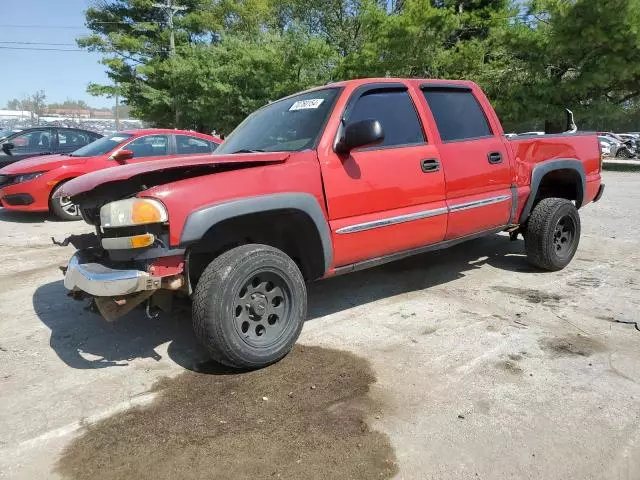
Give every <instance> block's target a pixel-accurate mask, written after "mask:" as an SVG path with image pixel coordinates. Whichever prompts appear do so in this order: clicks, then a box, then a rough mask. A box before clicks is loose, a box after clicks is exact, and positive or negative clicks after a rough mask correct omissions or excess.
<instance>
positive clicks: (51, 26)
mask: <svg viewBox="0 0 640 480" xmlns="http://www.w3.org/2000/svg"><path fill="white" fill-rule="evenodd" d="M87 23H88V24H90V25H109V24H114V25H131V26H132V27H133V26H136V25H138V24H145V23H162V22H159V21H157V20H141V21H139V22H125V21H123V20H120V21H100V20H88V21H87ZM0 28H62V29H71V30H84V29H89V27H88V26H86V25H84V26H81V25H9V24H2V25H0Z"/></svg>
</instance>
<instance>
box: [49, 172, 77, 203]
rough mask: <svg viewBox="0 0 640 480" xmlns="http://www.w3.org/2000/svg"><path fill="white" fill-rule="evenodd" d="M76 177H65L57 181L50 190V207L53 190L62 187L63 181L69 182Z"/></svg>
mask: <svg viewBox="0 0 640 480" xmlns="http://www.w3.org/2000/svg"><path fill="white" fill-rule="evenodd" d="M74 178H76V177H71V178H65V179H64V180H60V181H59V182H58V183H56V184H55V185H54V186H53V188H51V191H50V192H49V207H51V200H53V192H55V191H56V189H57V188H58V187H60V185H62V184H63V183H67V182H68V181H69V180H73V179H74Z"/></svg>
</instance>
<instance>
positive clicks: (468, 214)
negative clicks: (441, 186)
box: [422, 85, 513, 240]
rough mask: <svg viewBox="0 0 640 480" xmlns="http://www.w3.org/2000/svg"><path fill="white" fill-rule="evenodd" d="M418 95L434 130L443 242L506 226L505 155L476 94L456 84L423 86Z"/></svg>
mask: <svg viewBox="0 0 640 480" xmlns="http://www.w3.org/2000/svg"><path fill="white" fill-rule="evenodd" d="M422 93H423V96H424V99H425V100H426V103H427V105H428V108H429V110H430V111H431V114H432V115H433V118H434V120H435V124H436V126H437V129H438V136H439V138H438V139H437V143H438V150H439V152H440V158H441V162H442V167H443V170H444V175H445V177H446V182H447V185H446V190H447V193H446V199H447V207H448V208H449V222H448V225H447V232H446V235H445V239H446V240H449V239H454V238H459V237H465V236H468V235H472V234H475V233H479V232H483V231H487V230H491V229H494V228H499V227H503V226H505V225H507V224H508V223H509V222H510V217H511V209H512V205H513V195H512V191H513V189H512V188H511V187H512V182H511V179H512V172H511V165H510V161H509V153H508V151H507V148H506V145H505V142H504V140H503V138H502V132H501V130H500V127H499V125H497V124H495V123H494V122H493V121H490V119H489V118H488V117H487V115H486V114H485V112H484V110H483V109H482V106H481V103H480V101H479V99H478V96H479V95H481V94H480V93H479V92H475V91H474V90H473V89H472V88H471V87H466V86H461V85H451V86H433V87H431V86H428V85H426V86H423V87H422ZM483 99H484V97H483ZM484 100H485V101H486V99H484ZM492 123H494V124H493V125H492Z"/></svg>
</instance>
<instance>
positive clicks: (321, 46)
mask: <svg viewBox="0 0 640 480" xmlns="http://www.w3.org/2000/svg"><path fill="white" fill-rule="evenodd" d="M153 2H154V0H101V1H100V2H99V3H97V4H96V5H95V6H94V7H92V8H89V9H88V10H87V12H86V17H87V26H88V27H89V28H90V29H91V30H92V32H93V33H92V34H91V35H90V36H88V37H85V38H82V39H79V41H78V43H79V45H81V46H82V47H85V48H88V49H90V50H94V51H99V52H101V53H103V54H104V57H103V60H102V62H103V63H104V64H105V66H106V67H107V73H108V76H109V77H110V79H111V80H112V84H111V85H95V84H93V85H90V87H89V92H90V93H92V94H95V95H105V94H106V95H114V94H115V92H116V87H114V86H113V85H118V87H117V88H118V89H119V91H120V92H121V95H122V97H123V98H124V102H125V103H126V104H127V105H128V106H129V107H130V108H131V111H132V113H133V114H134V115H136V116H138V117H139V118H142V119H144V120H147V121H149V122H150V123H152V124H155V125H162V126H178V127H189V128H197V129H200V130H205V131H208V130H210V129H212V128H216V129H217V130H219V131H222V132H228V131H229V130H230V129H232V128H233V127H234V126H235V125H236V124H237V123H238V122H239V121H240V120H241V118H242V117H244V116H245V115H246V114H247V113H249V112H250V111H252V110H253V109H255V108H258V107H259V106H261V105H263V104H265V103H266V102H268V101H270V100H274V99H276V98H278V96H282V95H286V94H288V93H292V92H294V91H296V90H299V89H302V88H306V87H308V86H312V85H319V84H323V83H326V82H328V81H331V80H339V79H346V78H354V77H365V76H400V77H436V78H463V79H469V80H474V81H476V82H478V83H479V84H480V85H481V86H482V87H483V88H484V89H485V90H486V92H487V93H488V95H489V97H490V98H491V99H492V100H493V102H494V104H495V106H496V107H497V110H498V114H499V115H500V116H501V118H502V119H503V120H504V121H505V123H506V126H507V127H506V128H507V129H516V130H519V129H527V130H528V129H531V128H540V127H541V126H543V125H544V120H545V118H547V117H548V116H550V115H554V114H555V113H556V112H560V111H561V110H562V109H563V108H564V107H565V106H567V107H570V108H572V109H573V110H574V111H575V113H576V118H577V120H578V121H579V126H581V127H596V126H599V125H603V124H604V122H606V124H607V125H613V124H616V125H622V124H623V123H624V122H627V123H628V122H629V119H631V120H636V119H638V120H640V87H639V86H638V85H640V40H639V37H640V0H607V1H594V0H392V1H391V0H389V1H388V0H219V1H216V2H212V1H211V0H180V4H181V5H183V6H185V7H186V9H185V10H184V11H181V12H179V13H178V14H176V17H175V19H174V25H175V30H174V34H175V40H176V55H175V56H170V55H169V51H168V44H169V41H168V38H169V31H168V29H167V25H166V19H165V18H164V15H163V13H162V12H161V11H160V10H159V9H157V8H154V6H153ZM585 38H586V39H588V41H585V40H584V39H585ZM176 112H177V113H179V115H177V116H176ZM599 128H603V127H599Z"/></svg>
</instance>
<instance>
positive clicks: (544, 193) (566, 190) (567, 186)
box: [534, 168, 584, 208]
mask: <svg viewBox="0 0 640 480" xmlns="http://www.w3.org/2000/svg"><path fill="white" fill-rule="evenodd" d="M583 195H584V192H583V191H582V178H581V177H580V174H579V173H578V172H577V171H576V170H574V169H572V168H560V169H558V170H552V171H550V172H547V173H546V174H545V175H544V176H543V177H542V179H541V180H540V184H539V185H538V191H537V192H536V199H535V202H534V206H535V205H536V204H537V203H538V202H539V201H540V200H542V199H544V198H550V197H557V198H566V199H567V200H573V201H575V202H576V208H580V207H581V206H582V199H583Z"/></svg>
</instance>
